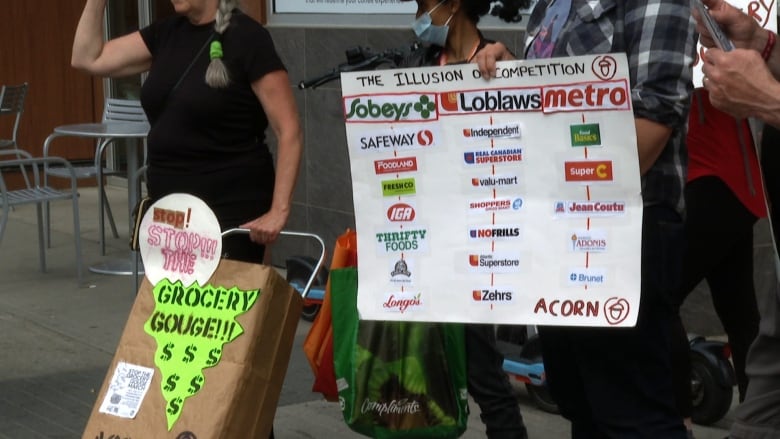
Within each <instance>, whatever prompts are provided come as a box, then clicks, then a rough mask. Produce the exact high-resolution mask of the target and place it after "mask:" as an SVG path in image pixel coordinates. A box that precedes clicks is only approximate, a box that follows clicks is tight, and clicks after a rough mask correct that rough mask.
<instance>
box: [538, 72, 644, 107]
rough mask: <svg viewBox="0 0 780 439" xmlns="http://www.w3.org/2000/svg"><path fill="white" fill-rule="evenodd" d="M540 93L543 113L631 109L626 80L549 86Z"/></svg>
mask: <svg viewBox="0 0 780 439" xmlns="http://www.w3.org/2000/svg"><path fill="white" fill-rule="evenodd" d="M542 92H543V93H544V109H543V112H544V113H558V112H572V111H602V110H626V111H628V110H630V109H631V93H630V90H629V88H628V81H627V80H617V81H603V82H601V81H600V82H583V83H579V84H569V85H557V86H556V85H551V86H547V87H544V89H543V90H542Z"/></svg>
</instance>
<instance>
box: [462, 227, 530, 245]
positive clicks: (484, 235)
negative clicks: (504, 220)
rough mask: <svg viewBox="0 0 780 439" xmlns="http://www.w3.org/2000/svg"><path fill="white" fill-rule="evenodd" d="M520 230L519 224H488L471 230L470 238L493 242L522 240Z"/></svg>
mask: <svg viewBox="0 0 780 439" xmlns="http://www.w3.org/2000/svg"><path fill="white" fill-rule="evenodd" d="M520 230H521V229H520V226H519V225H517V224H495V225H493V224H487V225H483V226H478V227H475V228H472V229H469V238H470V239H473V240H491V241H509V240H516V239H519V238H520Z"/></svg>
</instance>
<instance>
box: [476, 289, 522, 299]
mask: <svg viewBox="0 0 780 439" xmlns="http://www.w3.org/2000/svg"><path fill="white" fill-rule="evenodd" d="M515 295H516V294H515V292H514V291H513V290H512V289H510V288H483V289H479V290H471V298H472V299H474V301H475V302H483V303H487V302H489V303H502V302H511V301H512V300H513V298H514V296H515Z"/></svg>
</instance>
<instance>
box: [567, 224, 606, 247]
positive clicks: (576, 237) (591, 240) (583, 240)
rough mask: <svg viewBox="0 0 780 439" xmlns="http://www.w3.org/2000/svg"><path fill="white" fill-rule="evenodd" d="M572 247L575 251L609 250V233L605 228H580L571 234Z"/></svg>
mask: <svg viewBox="0 0 780 439" xmlns="http://www.w3.org/2000/svg"><path fill="white" fill-rule="evenodd" d="M570 241H571V249H572V251H575V252H591V253H601V252H605V251H607V233H606V232H605V231H603V230H594V229H591V230H579V231H577V232H574V233H572V234H571V237H570Z"/></svg>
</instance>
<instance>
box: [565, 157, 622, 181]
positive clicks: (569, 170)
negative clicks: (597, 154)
mask: <svg viewBox="0 0 780 439" xmlns="http://www.w3.org/2000/svg"><path fill="white" fill-rule="evenodd" d="M563 167H564V173H565V176H566V181H568V182H588V183H594V182H609V181H614V179H615V174H614V172H613V171H612V160H581V161H571V162H569V161H567V162H564V163H563Z"/></svg>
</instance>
